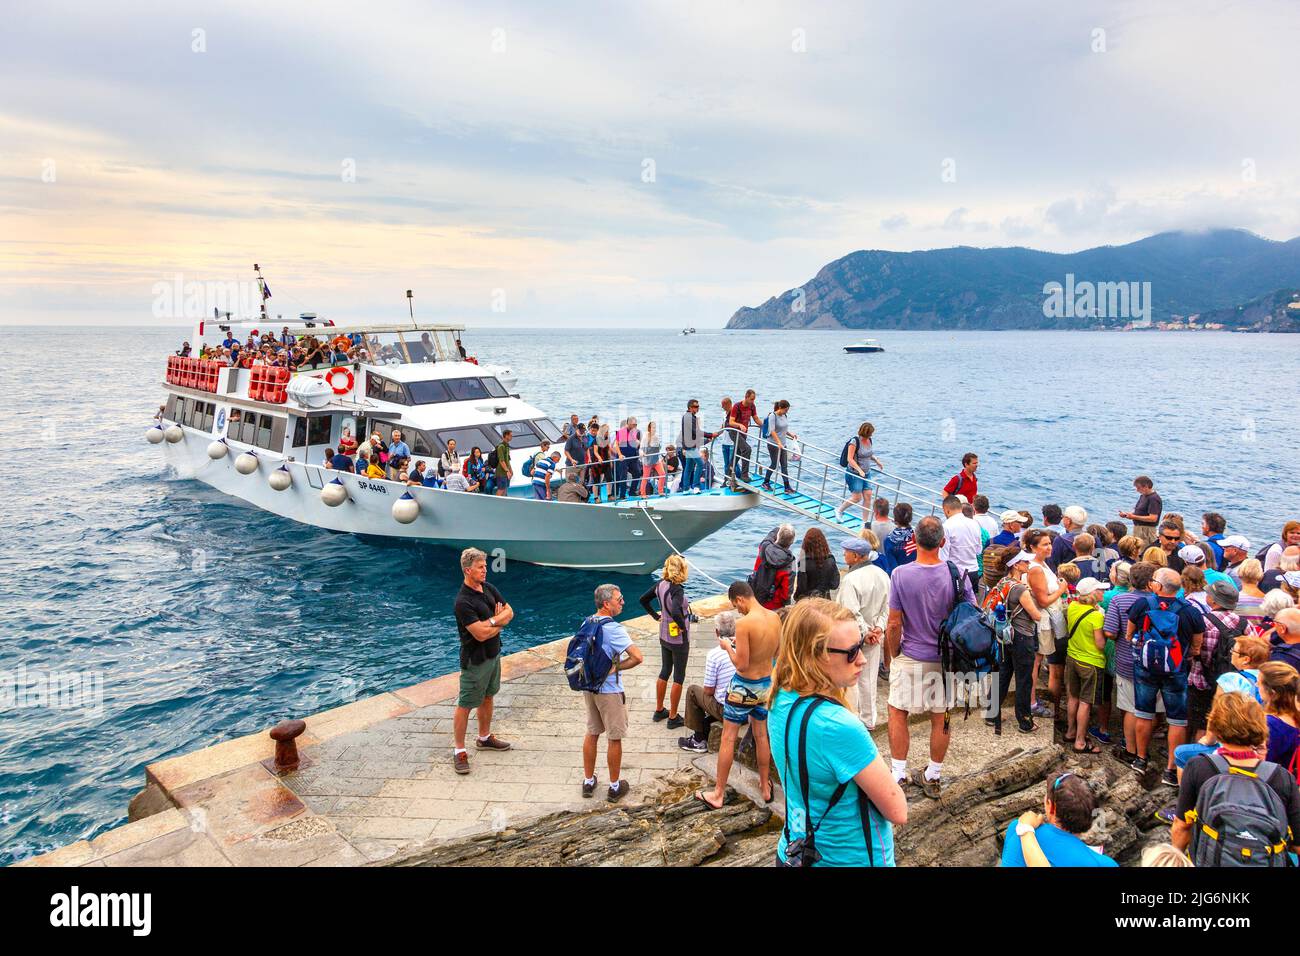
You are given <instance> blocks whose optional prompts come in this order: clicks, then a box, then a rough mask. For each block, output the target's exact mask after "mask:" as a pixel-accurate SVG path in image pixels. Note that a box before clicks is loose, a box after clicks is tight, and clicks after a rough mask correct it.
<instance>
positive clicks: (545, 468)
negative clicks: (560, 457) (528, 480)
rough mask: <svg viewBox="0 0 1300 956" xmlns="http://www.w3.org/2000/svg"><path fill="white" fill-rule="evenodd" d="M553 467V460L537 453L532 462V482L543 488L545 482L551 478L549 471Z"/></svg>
mask: <svg viewBox="0 0 1300 956" xmlns="http://www.w3.org/2000/svg"><path fill="white" fill-rule="evenodd" d="M554 468H555V462H553V461H551V459H549V458H543V457H542V456H541V455H538V456H537V460H536V461H535V462H533V484H535V485H537V486H538V487H539V488H545V487H546V484H547V482H549V481H550V480H551V471H552V470H553V469H554Z"/></svg>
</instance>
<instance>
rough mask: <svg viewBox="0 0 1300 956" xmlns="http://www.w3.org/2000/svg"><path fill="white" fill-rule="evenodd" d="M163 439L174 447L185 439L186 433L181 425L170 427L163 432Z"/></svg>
mask: <svg viewBox="0 0 1300 956" xmlns="http://www.w3.org/2000/svg"><path fill="white" fill-rule="evenodd" d="M163 437H164V438H166V439H167V440H168V441H169V442H171V443H172V444H173V445H174V444H176V443H177V442H178V441H180V440H181V439H182V438H184V437H185V432H184V430H183V429H182V428H181V426H180V425H168V426H167V428H166V430H164V431H163Z"/></svg>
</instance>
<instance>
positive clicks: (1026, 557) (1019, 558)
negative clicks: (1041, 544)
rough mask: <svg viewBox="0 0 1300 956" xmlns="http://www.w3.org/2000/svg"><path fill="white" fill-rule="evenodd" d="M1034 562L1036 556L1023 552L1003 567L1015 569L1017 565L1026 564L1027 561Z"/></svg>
mask: <svg viewBox="0 0 1300 956" xmlns="http://www.w3.org/2000/svg"><path fill="white" fill-rule="evenodd" d="M1032 560H1034V556H1033V555H1032V554H1031V553H1029V552H1028V551H1021V552H1020V553H1019V554H1017V555H1016V556H1015V557H1014V558H1012V559H1011V560H1010V561H1008V562H1006V564H1004V565H1003V567H1004V568H1010V567H1014V566H1015V565H1017V564H1024V563H1025V562H1026V561H1032Z"/></svg>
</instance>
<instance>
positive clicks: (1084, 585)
mask: <svg viewBox="0 0 1300 956" xmlns="http://www.w3.org/2000/svg"><path fill="white" fill-rule="evenodd" d="M1109 587H1110V585H1109V584H1107V583H1106V582H1105V581H1098V580H1097V579H1096V578H1084V579H1083V580H1082V581H1080V582H1079V583H1078V585H1076V587H1075V589H1074V592H1075V593H1076V594H1096V593H1097V592H1098V591H1105V590H1106V589H1107V588H1109Z"/></svg>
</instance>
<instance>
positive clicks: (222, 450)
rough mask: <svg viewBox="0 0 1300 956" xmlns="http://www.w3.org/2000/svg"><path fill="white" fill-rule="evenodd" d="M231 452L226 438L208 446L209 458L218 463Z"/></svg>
mask: <svg viewBox="0 0 1300 956" xmlns="http://www.w3.org/2000/svg"><path fill="white" fill-rule="evenodd" d="M229 451H230V446H229V445H227V444H226V440H225V439H224V438H218V439H217V440H216V441H214V442H213V443H212V444H211V445H209V446H208V457H209V458H211V459H212V460H213V461H217V460H219V459H221V458H225V457H226V455H227V453H228V452H229Z"/></svg>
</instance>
